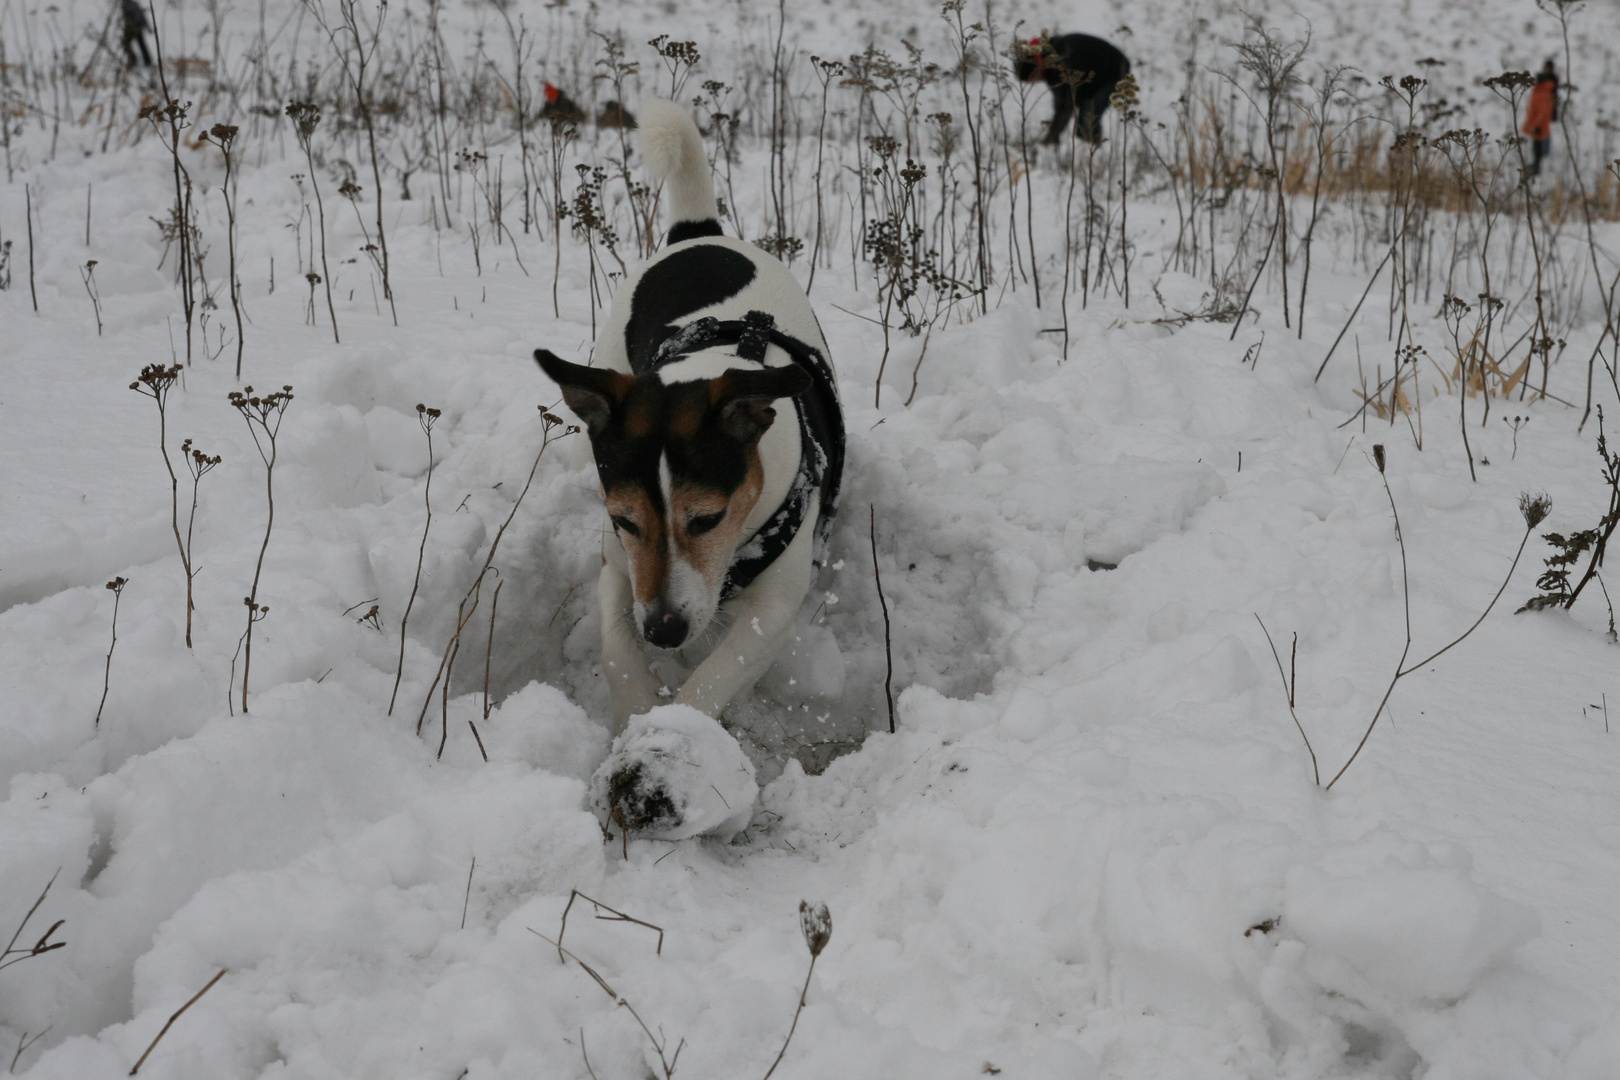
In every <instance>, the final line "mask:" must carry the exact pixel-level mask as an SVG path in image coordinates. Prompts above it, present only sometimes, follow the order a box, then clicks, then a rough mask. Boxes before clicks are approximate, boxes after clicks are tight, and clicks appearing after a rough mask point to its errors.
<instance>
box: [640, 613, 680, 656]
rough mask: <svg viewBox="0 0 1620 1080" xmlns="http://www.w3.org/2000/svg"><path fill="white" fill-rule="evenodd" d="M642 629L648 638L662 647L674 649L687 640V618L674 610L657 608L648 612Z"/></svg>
mask: <svg viewBox="0 0 1620 1080" xmlns="http://www.w3.org/2000/svg"><path fill="white" fill-rule="evenodd" d="M641 631H642V633H643V634H645V635H646V637H647V640H648V641H649V642H651V643H652V644H654V645H656V646H658V647H659V648H660V649H673V648H676V647H678V646H679V645H680V643H681V642H683V641H685V640H686V631H687V625H686V620H685V619H683V618H682V617H681V616H679V615H677V614H676V613H675V612H673V611H665V610H664V609H663V608H661V607H660V608H655V609H654V610H652V611H649V612H648V613H647V621H646V622H645V623H643V624H642V626H641Z"/></svg>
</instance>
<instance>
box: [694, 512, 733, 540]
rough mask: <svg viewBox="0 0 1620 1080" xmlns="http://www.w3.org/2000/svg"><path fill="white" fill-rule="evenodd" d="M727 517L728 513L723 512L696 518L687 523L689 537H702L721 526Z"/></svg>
mask: <svg viewBox="0 0 1620 1080" xmlns="http://www.w3.org/2000/svg"><path fill="white" fill-rule="evenodd" d="M725 516H726V512H725V511H724V510H722V511H720V512H719V513H718V514H704V515H703V516H702V517H695V518H693V519H692V520H691V521H688V522H687V523H686V532H687V535H688V536H702V535H703V534H704V533H706V532H708V531H709V530H710V529H712V528H714V527H715V526H716V525H718V524H720V522H721V521H722V520H724V519H725Z"/></svg>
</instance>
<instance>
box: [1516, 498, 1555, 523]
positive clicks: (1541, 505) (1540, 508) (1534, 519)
mask: <svg viewBox="0 0 1620 1080" xmlns="http://www.w3.org/2000/svg"><path fill="white" fill-rule="evenodd" d="M1551 510H1552V497H1551V496H1549V495H1548V494H1547V493H1546V492H1542V493H1541V494H1539V495H1532V494H1530V493H1529V492H1528V491H1525V492H1521V493H1520V495H1519V513H1521V514H1523V515H1524V527H1525V528H1526V529H1533V528H1535V527H1536V526H1537V525H1540V524H1541V523H1542V522H1543V521H1545V520H1546V518H1547V514H1548V512H1549V511H1551Z"/></svg>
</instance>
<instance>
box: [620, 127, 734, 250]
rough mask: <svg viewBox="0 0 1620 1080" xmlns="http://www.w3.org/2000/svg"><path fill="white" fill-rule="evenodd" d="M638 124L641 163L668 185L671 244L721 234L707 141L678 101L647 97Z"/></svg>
mask: <svg viewBox="0 0 1620 1080" xmlns="http://www.w3.org/2000/svg"><path fill="white" fill-rule="evenodd" d="M639 123H640V134H641V156H642V159H643V160H644V161H645V162H646V165H647V170H648V171H649V172H651V173H652V174H653V175H654V176H656V177H658V178H659V179H661V180H663V181H664V191H665V194H667V195H668V196H669V209H670V219H669V224H670V232H671V237H670V239H671V240H672V241H673V240H674V239H675V238H676V235H677V234H678V233H681V232H687V233H691V234H692V235H703V233H704V232H709V231H713V232H716V233H718V232H719V231H720V208H719V206H718V205H717V204H716V203H715V201H714V180H713V179H712V178H711V176H710V175H709V159H708V158H707V157H706V156H705V155H704V153H703V137H702V136H701V135H699V134H698V129H697V125H696V124H694V123H693V122H692V118H691V117H690V116H688V115H687V113H686V110H685V109H683V108H681V107H680V106H679V105H677V104H675V103H674V102H673V101H665V100H664V99H663V98H645V99H643V100H642V102H641V116H640V118H639ZM682 225H688V226H691V225H712V226H713V229H712V230H708V229H705V230H703V232H695V231H693V230H690V229H688V230H680V229H679V226H682Z"/></svg>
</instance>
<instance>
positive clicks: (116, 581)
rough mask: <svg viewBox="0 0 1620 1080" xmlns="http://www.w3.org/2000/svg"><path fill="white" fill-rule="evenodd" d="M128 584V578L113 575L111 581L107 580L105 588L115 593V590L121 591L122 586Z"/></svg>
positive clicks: (122, 589)
mask: <svg viewBox="0 0 1620 1080" xmlns="http://www.w3.org/2000/svg"><path fill="white" fill-rule="evenodd" d="M128 584H129V579H128V578H121V577H115V578H113V579H112V580H111V581H109V582H107V588H109V589H111V590H112V591H113V592H115V593H116V592H123V591H124V586H125V585H128Z"/></svg>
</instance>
